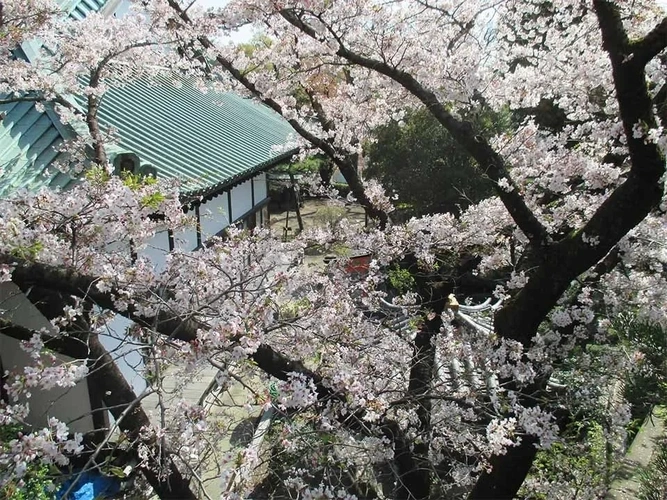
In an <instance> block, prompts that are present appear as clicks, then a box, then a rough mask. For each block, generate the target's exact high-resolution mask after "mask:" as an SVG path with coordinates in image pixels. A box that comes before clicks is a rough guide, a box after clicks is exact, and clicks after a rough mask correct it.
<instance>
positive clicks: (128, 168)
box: [120, 157, 135, 174]
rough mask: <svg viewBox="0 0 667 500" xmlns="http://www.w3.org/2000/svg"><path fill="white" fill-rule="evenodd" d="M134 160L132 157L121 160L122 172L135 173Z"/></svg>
mask: <svg viewBox="0 0 667 500" xmlns="http://www.w3.org/2000/svg"><path fill="white" fill-rule="evenodd" d="M134 167H135V165H134V160H132V158H130V157H125V158H123V159H122V160H120V171H121V173H122V172H129V173H131V174H133V173H134Z"/></svg>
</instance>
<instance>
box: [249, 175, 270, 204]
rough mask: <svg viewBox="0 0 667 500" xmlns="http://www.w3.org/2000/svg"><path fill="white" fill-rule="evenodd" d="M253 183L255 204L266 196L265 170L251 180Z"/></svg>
mask: <svg viewBox="0 0 667 500" xmlns="http://www.w3.org/2000/svg"><path fill="white" fill-rule="evenodd" d="M252 181H253V182H254V183H255V204H257V203H259V202H260V201H262V200H263V199H264V198H266V197H267V196H268V194H267V185H266V172H262V173H261V174H259V175H258V176H257V177H255V178H253V180H252Z"/></svg>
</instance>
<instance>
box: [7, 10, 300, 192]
mask: <svg viewBox="0 0 667 500" xmlns="http://www.w3.org/2000/svg"><path fill="white" fill-rule="evenodd" d="M108 1H109V0H59V4H60V6H61V7H62V8H63V10H64V11H65V12H67V13H68V14H69V15H70V16H71V17H73V18H82V17H85V16H86V15H87V14H88V13H90V12H92V11H98V10H99V9H101V8H102V7H103V6H104V5H105V4H107V3H108ZM112 1H113V0H112ZM30 43H31V42H28V43H27V44H24V45H25V46H24V47H23V52H25V51H28V52H31V53H32V52H35V51H36V50H39V46H38V42H35V43H37V45H36V46H35V47H33V46H32V45H31V44H30ZM22 55H23V56H24V57H26V58H27V59H30V57H29V56H28V54H27V52H26V53H23V54H22ZM177 79H178V78H177ZM2 97H4V96H0V98H2ZM75 99H76V100H77V101H78V102H77V104H78V105H79V106H82V107H83V104H84V103H83V101H82V100H81V99H79V98H75ZM3 112H4V113H5V117H4V119H2V120H0V196H7V195H9V194H11V193H13V192H15V191H16V190H18V189H21V188H27V189H30V190H36V189H40V188H42V187H47V186H48V187H52V188H57V187H61V188H66V187H68V186H69V185H71V184H72V182H73V180H72V179H71V178H70V177H69V176H67V175H65V174H62V173H61V172H59V171H58V170H57V169H56V168H54V167H53V165H52V164H53V162H54V161H55V160H56V159H57V158H58V157H59V153H58V152H57V148H58V146H59V145H60V144H61V143H62V140H63V137H68V138H69V137H70V135H71V134H72V131H71V129H70V128H69V127H65V126H63V125H62V124H61V123H59V121H58V118H57V116H56V115H55V113H54V112H53V111H51V110H49V109H48V108H47V111H46V112H40V111H38V110H37V109H36V107H35V105H34V104H31V103H12V104H6V105H0V113H3ZM99 119H100V123H101V125H102V127H103V128H107V129H108V128H110V127H113V128H114V129H116V130H117V131H118V138H119V142H118V144H117V145H114V146H111V147H109V148H108V153H109V155H110V158H111V159H113V157H114V155H115V154H118V153H123V152H128V153H133V154H135V155H137V156H138V157H139V159H140V162H141V164H142V165H144V166H145V165H151V166H153V167H154V168H155V169H156V170H157V173H158V176H160V177H168V178H178V179H180V180H181V181H182V185H181V186H182V187H181V190H182V193H183V195H184V196H186V197H187V196H206V195H209V194H213V193H216V192H217V191H220V190H223V189H227V188H229V187H231V186H233V185H234V184H235V183H237V182H240V181H242V180H244V179H246V178H248V177H249V176H251V175H253V174H254V173H255V172H258V171H260V170H262V169H264V168H267V167H269V166H271V165H273V164H275V163H277V162H278V161H280V160H281V159H283V158H286V157H288V156H290V155H291V154H293V153H294V151H290V152H281V151H280V150H279V149H278V147H279V146H281V145H284V144H285V143H286V142H287V141H288V140H289V136H290V135H291V134H292V133H293V130H292V128H291V127H290V126H289V124H288V123H287V122H286V121H285V120H283V119H282V118H281V117H280V116H279V115H277V114H276V113H274V112H273V111H272V110H270V109H269V108H267V107H265V106H263V105H261V104H258V103H256V102H253V101H250V100H248V99H244V98H241V97H239V96H237V95H235V94H232V93H224V94H220V93H215V92H208V93H203V92H201V91H200V90H198V89H196V88H195V87H194V86H193V85H192V84H191V83H190V82H188V81H184V80H182V79H179V84H178V85H174V79H168V78H163V79H162V80H158V81H154V82H151V83H150V84H148V83H147V82H142V81H135V82H130V83H126V84H124V85H120V86H118V87H117V88H112V89H110V90H109V91H108V92H107V93H106V94H105V96H104V98H103V100H102V104H101V106H100V112H99Z"/></svg>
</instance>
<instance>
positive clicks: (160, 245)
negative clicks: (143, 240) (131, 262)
mask: <svg viewBox="0 0 667 500" xmlns="http://www.w3.org/2000/svg"><path fill="white" fill-rule="evenodd" d="M168 253H169V235H168V233H167V231H166V230H165V231H160V232H159V233H157V234H156V235H155V236H153V237H152V238H151V240H150V241H149V242H148V244H147V245H146V246H145V247H144V248H143V250H142V251H141V255H143V256H144V257H148V258H149V259H151V262H153V267H154V268H155V270H156V271H157V272H161V271H164V268H165V263H166V257H167V254H168Z"/></svg>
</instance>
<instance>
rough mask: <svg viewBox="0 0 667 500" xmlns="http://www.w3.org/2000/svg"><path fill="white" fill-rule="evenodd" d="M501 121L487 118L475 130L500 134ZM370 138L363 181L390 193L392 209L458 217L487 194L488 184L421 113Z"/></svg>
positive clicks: (457, 147)
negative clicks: (395, 206) (366, 178)
mask: <svg viewBox="0 0 667 500" xmlns="http://www.w3.org/2000/svg"><path fill="white" fill-rule="evenodd" d="M494 120H495V123H494ZM478 121H480V120H478ZM501 121H502V120H501V118H499V117H495V116H494V117H493V118H491V117H489V118H487V120H486V122H487V123H485V124H482V125H481V126H480V128H481V129H483V130H484V131H485V134H484V135H485V136H491V135H493V134H494V133H496V132H501V131H502V128H503V127H502V125H501V124H500V123H499V122H501ZM374 136H375V137H374V140H373V141H372V142H371V143H370V145H369V146H368V148H367V149H368V151H367V154H368V167H367V170H366V175H368V176H370V177H374V178H377V179H378V180H379V181H380V182H381V183H382V185H383V186H384V187H385V189H387V190H388V191H390V192H393V193H396V195H397V196H398V199H397V203H399V204H404V205H407V207H409V208H411V209H412V213H414V214H417V215H423V214H429V213H446V212H451V213H456V214H458V213H460V211H461V210H462V209H465V208H467V207H468V206H469V205H471V204H474V203H478V202H479V201H481V200H483V199H484V198H488V197H490V196H492V194H493V183H492V182H491V181H490V180H489V179H485V178H484V177H480V176H479V175H477V172H476V168H475V162H474V160H473V159H472V158H471V157H470V156H469V155H468V153H467V152H466V151H465V149H464V148H463V147H462V146H460V145H459V143H457V142H456V141H455V140H454V139H452V137H451V135H450V134H449V132H448V131H447V130H446V129H444V128H443V127H442V126H441V125H440V124H439V123H438V121H437V120H436V119H435V118H434V117H433V115H432V114H431V113H429V112H428V111H427V110H424V109H418V110H415V111H408V112H407V114H406V116H405V117H404V118H403V119H402V120H401V121H400V122H397V121H392V122H390V123H388V124H387V125H383V126H381V127H379V128H378V129H377V130H376V131H375V134H374Z"/></svg>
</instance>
